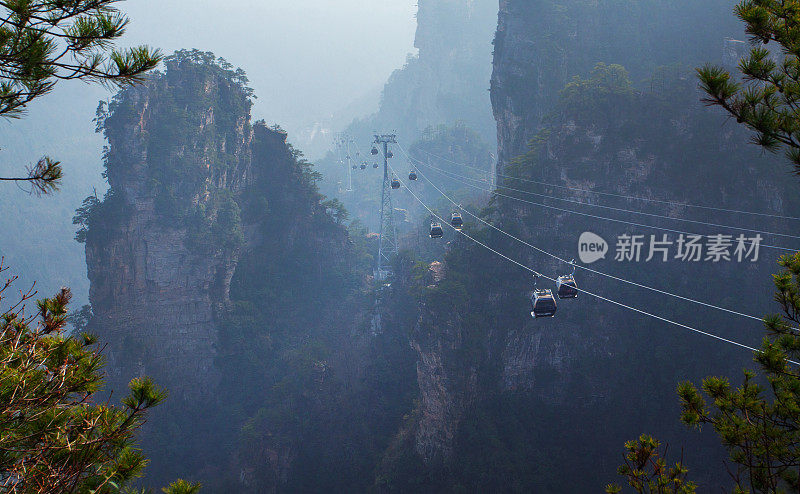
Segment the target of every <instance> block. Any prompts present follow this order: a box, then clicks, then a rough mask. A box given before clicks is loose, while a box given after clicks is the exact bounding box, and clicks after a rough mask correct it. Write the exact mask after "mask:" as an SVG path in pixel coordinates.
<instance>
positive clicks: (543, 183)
mask: <svg viewBox="0 0 800 494" xmlns="http://www.w3.org/2000/svg"><path fill="white" fill-rule="evenodd" d="M420 150H421V151H422V152H423V153H425V154H428V155H430V156H431V157H433V158H436V159H440V160H442V161H446V162H448V163H452V164H454V165H458V166H461V167H464V168H470V169H473V170H477V171H480V172H483V173H486V170H484V169H481V168H478V167H475V166H470V165H467V164H466V163H459V162H457V161H452V160H449V159H447V158H444V157H442V156H438V155H435V154H433V153H431V152H430V151H427V150H425V149H420ZM416 161H419V160H416ZM497 176H498V177H503V178H508V179H510V180H518V181H520V182H529V183H532V184H537V185H544V186H547V187H555V188H557V189H565V190H572V191H579V192H587V193H590V194H597V195H601V196H608V197H617V198H620V199H629V200H635V201H645V202H652V203H657V204H667V205H670V206H682V207H686V208H698V209H706V210H710V211H720V212H724V213H736V214H750V215H754V216H763V217H767V218H779V219H785V220H795V221H800V217H797V216H786V215H781V214H771V213H759V212H755V211H744V210H739V209H729V208H720V207H713V206H701V205H698V204H689V203H683V202H677V201H666V200H661V199H651V198H648V197H641V196H628V195H625V194H614V193H611V192H600V191H596V190H592V189H585V188H581V187H570V186H567V185H558V184H553V183H548V182H539V181H536V180H531V179H527V178H522V177H514V176H511V175H503V174H502V173H498V174H497Z"/></svg>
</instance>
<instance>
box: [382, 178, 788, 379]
mask: <svg viewBox="0 0 800 494" xmlns="http://www.w3.org/2000/svg"><path fill="white" fill-rule="evenodd" d="M390 168H391V166H390ZM392 171H394V170H392ZM406 190H408V192H409V193H410V194H411V195H412V196H413V197H414V199H416V200H417V202H419V203H420V204H421V205H422V207H424V208H425V209H426V210H428V212H429V213H430V214H431V216H432V217H434V218H436V219H438V220H439V221H440V222H441V223H442V224H444V223H447V222H446V221H444V219H442V218H441V217H440V216H439V215H437V214H436V213H435V212H434V211H433V209H431V208H430V207H428V205H427V204H425V202H424V201H423V200H422V199H420V198H419V196H417V194H415V193H414V191H413V190H411V188H410V187H406ZM447 224H448V226H450V227H451V228H453V230H454V231H456V234H461V235H463V236H464V237H466V238H467V239H469V240H471V241H473V242H474V243H476V244H477V245H480V246H481V247H483V248H485V249H486V250H488V251H490V252H492V253H494V254H496V255H497V256H499V257H502V258H503V259H505V260H507V261H509V262H511V263H513V264H516V265H517V266H519V267H521V268H523V269H525V270H526V271H529V272H531V273H532V274H534V275H537V276H540V277H542V278H544V279H546V280H549V281H552V282H554V283H555V282H556V279H555V278H551V277H549V276H547V275H544V274H542V273H539V272H538V271H536V270H534V269H532V268H530V267H528V266H527V265H525V264H523V263H521V262H519V261H517V260H515V259H512V258H511V257H509V256H507V255H505V254H503V253H502V252H500V251H498V250H495V249H493V248H492V247H490V246H488V245H486V244H485V243H483V242H481V241H480V240H478V239H476V238H474V237H472V236H471V235H469V234H468V233H466V232H464V231H463V230H462V231H458V230H456V229H455V228H454V227H452V225H450V224H449V223H447ZM577 290H578V291H579V292H580V293H583V294H586V295H588V296H590V297H594V298H597V299H598V300H602V301H604V302H608V303H611V304H614V305H616V306H619V307H622V308H624V309H628V310H631V311H633V312H637V313H639V314H642V315H645V316H648V317H651V318H653V319H657V320H659V321H662V322H666V323H668V324H672V325H674V326H678V327H681V328H684V329H687V330H689V331H692V332H695V333H698V334H701V335H704V336H708V337H710V338H714V339H716V340H718V341H722V342H724V343H728V344H730V345H734V346H738V347H740V348H744V349H746V350H750V351H753V352H758V353H763V351H762V350H759V349H757V348H754V347H751V346H749V345H745V344H744V343H739V342H738V341H734V340H731V339H728V338H724V337H722V336H719V335H715V334H713V333H709V332H707V331H703V330H701V329H697V328H693V327H692V326H689V325H686V324H683V323H679V322H677V321H673V320H671V319H667V318H666V317H662V316H659V315H656V314H653V313H651V312H647V311H645V310H642V309H639V308H637V307H633V306H631V305H628V304H625V303H623V302H618V301H616V300H612V299H610V298H607V297H604V296H602V295H598V294H596V293H593V292H590V291H588V290H585V289H583V288H577ZM787 362H789V363H791V364H794V365H798V366H800V362H795V361H793V360H789V359H787Z"/></svg>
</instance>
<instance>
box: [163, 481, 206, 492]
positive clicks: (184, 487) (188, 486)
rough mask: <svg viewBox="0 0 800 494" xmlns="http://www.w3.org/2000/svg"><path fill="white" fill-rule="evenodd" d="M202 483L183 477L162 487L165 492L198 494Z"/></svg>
mask: <svg viewBox="0 0 800 494" xmlns="http://www.w3.org/2000/svg"><path fill="white" fill-rule="evenodd" d="M201 487H202V484H200V483H196V484H195V483H192V482H187V481H186V480H183V479H178V480H176V481H175V482H173V483H171V484H170V485H169V486H167V487H164V488H163V489H161V491H162V492H164V493H165V494H197V493H198V492H200V488H201Z"/></svg>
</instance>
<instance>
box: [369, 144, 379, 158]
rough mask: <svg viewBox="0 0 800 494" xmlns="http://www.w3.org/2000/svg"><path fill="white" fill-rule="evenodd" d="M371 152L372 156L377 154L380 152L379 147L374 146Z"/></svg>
mask: <svg viewBox="0 0 800 494" xmlns="http://www.w3.org/2000/svg"><path fill="white" fill-rule="evenodd" d="M370 153H372V156H376V155H377V154H378V148H376V147H375V146H372V151H370Z"/></svg>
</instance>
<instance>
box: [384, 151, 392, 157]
mask: <svg viewBox="0 0 800 494" xmlns="http://www.w3.org/2000/svg"><path fill="white" fill-rule="evenodd" d="M386 157H387V158H394V153H393V152H391V151H389V152H388V153H386Z"/></svg>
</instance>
